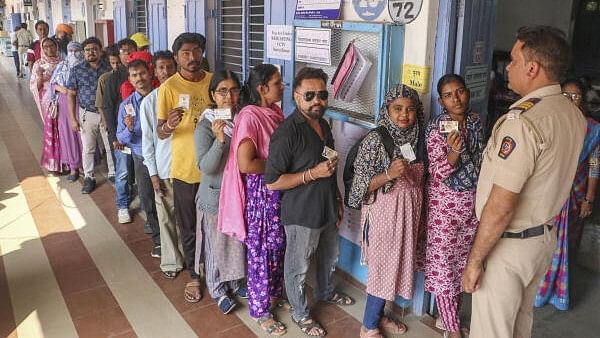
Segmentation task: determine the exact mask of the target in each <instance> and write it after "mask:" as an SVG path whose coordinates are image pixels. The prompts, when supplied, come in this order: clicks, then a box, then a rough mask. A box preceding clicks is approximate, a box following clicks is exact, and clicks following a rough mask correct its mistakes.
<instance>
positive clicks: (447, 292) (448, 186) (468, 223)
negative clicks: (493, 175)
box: [425, 74, 483, 338]
mask: <svg viewBox="0 0 600 338" xmlns="http://www.w3.org/2000/svg"><path fill="white" fill-rule="evenodd" d="M437 90H438V94H439V99H438V101H439V103H440V104H441V105H442V108H443V111H442V113H441V114H440V115H438V116H436V117H435V118H433V119H432V120H431V121H430V122H429V125H428V126H427V131H426V140H427V155H428V159H429V168H428V169H429V182H428V195H427V197H428V201H429V203H428V207H429V209H428V216H427V246H426V248H425V250H426V258H425V290H426V291H429V292H431V293H433V294H435V296H436V300H437V306H438V310H439V312H440V316H441V318H442V322H443V324H444V328H445V329H446V331H447V332H446V334H447V335H448V336H449V337H452V338H455V337H456V338H459V337H461V330H460V321H459V318H458V308H459V304H460V294H461V292H462V286H461V275H462V272H463V270H464V268H465V264H466V262H467V258H468V256H469V251H470V250H471V245H472V244H473V239H474V238H475V232H476V231H477V227H478V225H479V221H478V220H477V217H476V216H475V190H476V189H477V180H478V178H479V170H480V167H481V156H482V152H483V128H482V124H481V120H480V119H479V115H477V114H476V113H473V112H472V111H471V110H470V108H469V99H470V93H469V90H468V89H467V86H466V84H465V80H464V79H463V78H462V77H461V76H459V75H456V74H447V75H444V76H442V78H441V79H440V80H439V81H438V85H437Z"/></svg>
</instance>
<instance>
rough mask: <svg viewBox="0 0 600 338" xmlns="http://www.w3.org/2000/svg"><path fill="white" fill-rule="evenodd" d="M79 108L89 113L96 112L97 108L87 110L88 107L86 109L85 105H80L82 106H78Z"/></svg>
mask: <svg viewBox="0 0 600 338" xmlns="http://www.w3.org/2000/svg"><path fill="white" fill-rule="evenodd" d="M79 108H81V109H83V110H85V111H87V112H90V113H97V112H98V111H97V110H89V109H87V108H85V107H82V106H79Z"/></svg>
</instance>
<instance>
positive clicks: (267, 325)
mask: <svg viewBox="0 0 600 338" xmlns="http://www.w3.org/2000/svg"><path fill="white" fill-rule="evenodd" d="M256 322H257V323H258V325H260V328H261V329H262V330H263V331H265V332H266V333H267V334H269V335H271V336H275V337H280V336H283V335H284V334H286V333H287V330H286V329H285V326H284V325H283V324H282V323H281V322H278V321H276V320H275V318H273V315H269V316H267V317H262V318H258V319H256Z"/></svg>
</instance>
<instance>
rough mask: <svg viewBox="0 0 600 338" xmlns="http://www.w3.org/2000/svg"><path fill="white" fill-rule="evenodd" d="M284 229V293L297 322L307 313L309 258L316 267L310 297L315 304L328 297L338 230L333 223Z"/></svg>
mask: <svg viewBox="0 0 600 338" xmlns="http://www.w3.org/2000/svg"><path fill="white" fill-rule="evenodd" d="M284 228H285V235H286V242H287V246H286V249H285V261H284V264H283V269H284V279H285V290H286V293H287V296H288V301H289V302H290V305H291V306H292V317H293V318H294V320H296V321H299V320H301V319H303V318H305V317H307V316H308V315H309V312H310V311H309V309H308V303H307V299H306V273H307V272H308V269H309V266H310V262H311V258H312V257H313V255H315V258H316V261H315V263H316V264H317V266H316V272H317V285H316V287H315V289H314V296H315V298H316V300H317V301H321V300H327V299H329V298H331V295H332V293H333V272H334V271H335V264H336V263H337V259H338V254H339V247H338V229H337V227H336V226H335V225H334V224H332V225H329V226H325V227H321V228H319V229H310V228H307V227H303V226H299V225H286V226H284Z"/></svg>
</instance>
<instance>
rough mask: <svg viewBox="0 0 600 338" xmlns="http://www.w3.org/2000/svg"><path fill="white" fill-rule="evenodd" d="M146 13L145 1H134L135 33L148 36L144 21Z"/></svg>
mask: <svg viewBox="0 0 600 338" xmlns="http://www.w3.org/2000/svg"><path fill="white" fill-rule="evenodd" d="M147 12H148V9H147V6H146V0H136V1H135V32H134V33H137V32H139V33H143V34H148V24H147V21H146V13H147Z"/></svg>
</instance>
